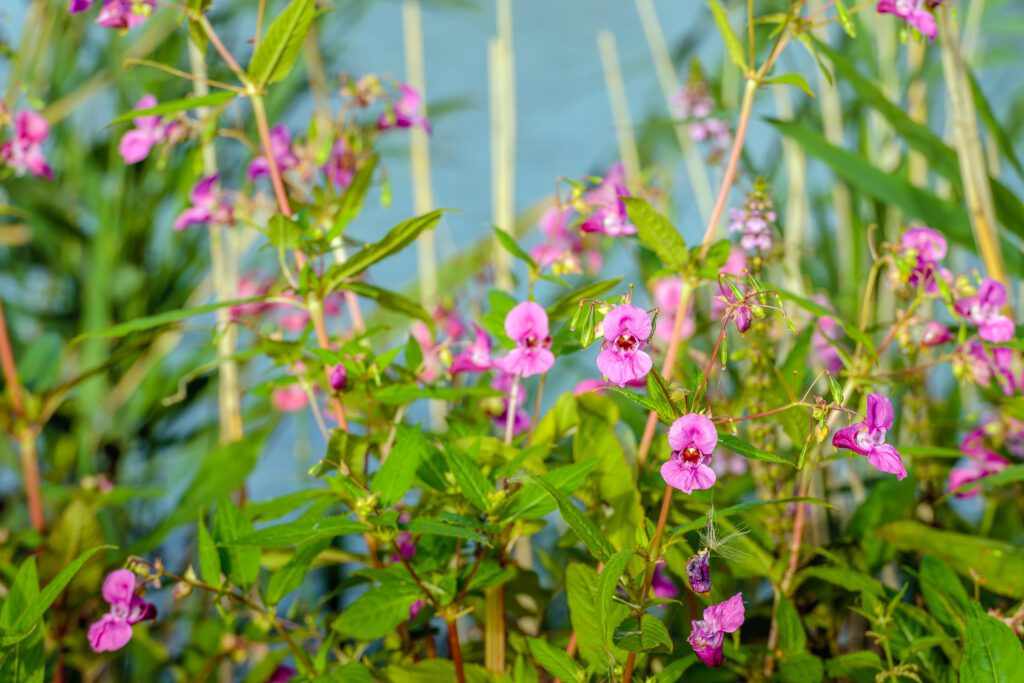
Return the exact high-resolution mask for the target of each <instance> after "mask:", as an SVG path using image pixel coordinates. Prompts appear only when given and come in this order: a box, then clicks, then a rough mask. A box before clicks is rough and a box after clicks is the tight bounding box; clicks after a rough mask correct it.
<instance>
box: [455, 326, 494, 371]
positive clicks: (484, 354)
mask: <svg viewBox="0 0 1024 683" xmlns="http://www.w3.org/2000/svg"><path fill="white" fill-rule="evenodd" d="M473 327H474V328H475V329H476V338H475V339H474V340H473V341H472V342H470V343H469V344H468V345H467V346H466V347H465V348H464V349H462V351H460V352H459V353H458V355H456V356H455V358H453V359H452V367H451V372H452V374H453V375H456V374H458V373H460V372H485V371H487V370H490V369H491V368H492V367H493V366H494V361H493V360H492V359H491V338H490V337H488V336H487V333H486V332H484V330H483V328H482V327H480V326H479V325H477V324H476V323H474V324H473Z"/></svg>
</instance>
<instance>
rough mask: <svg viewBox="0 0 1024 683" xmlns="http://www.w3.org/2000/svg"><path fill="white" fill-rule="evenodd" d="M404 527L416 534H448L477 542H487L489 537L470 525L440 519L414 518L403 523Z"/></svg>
mask: <svg viewBox="0 0 1024 683" xmlns="http://www.w3.org/2000/svg"><path fill="white" fill-rule="evenodd" d="M402 528H404V529H405V530H406V531H411V532H412V533H414V534H426V535H428V536H448V537H451V538H462V539H465V540H467V541H476V542H477V543H487V538H486V537H485V536H483V534H481V533H480V532H479V531H476V530H474V529H470V528H469V527H465V526H459V525H457V524H449V523H448V522H442V521H441V520H438V519H424V518H419V519H414V520H412V521H411V522H408V523H407V524H403V525H402Z"/></svg>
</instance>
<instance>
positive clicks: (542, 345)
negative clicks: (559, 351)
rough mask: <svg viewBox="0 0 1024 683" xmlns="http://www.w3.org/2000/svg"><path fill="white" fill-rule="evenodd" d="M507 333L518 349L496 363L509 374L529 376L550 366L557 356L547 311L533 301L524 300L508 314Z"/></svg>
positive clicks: (495, 362)
mask: <svg viewBox="0 0 1024 683" xmlns="http://www.w3.org/2000/svg"><path fill="white" fill-rule="evenodd" d="M505 334H507V335H508V336H509V339H511V340H512V341H513V342H514V343H515V345H516V348H514V349H512V350H511V351H509V353H508V355H506V356H504V357H502V358H498V359H496V360H495V361H494V364H495V365H496V366H498V367H499V368H501V369H502V370H504V371H505V372H507V373H510V374H513V375H520V376H522V377H529V376H531V375H539V374H541V373H544V372H547V371H548V370H550V369H551V366H552V365H554V364H555V356H554V354H552V353H551V351H550V347H551V335H550V334H548V314H547V312H546V311H545V310H544V309H543V308H541V307H540V304H537V303H535V302H533V301H524V302H522V303H521V304H517V305H516V306H515V308H513V309H512V310H511V311H509V312H508V315H507V316H505Z"/></svg>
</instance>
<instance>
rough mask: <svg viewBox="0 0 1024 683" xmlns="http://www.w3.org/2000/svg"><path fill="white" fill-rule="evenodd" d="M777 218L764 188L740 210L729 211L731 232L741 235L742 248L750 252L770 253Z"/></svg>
mask: <svg viewBox="0 0 1024 683" xmlns="http://www.w3.org/2000/svg"><path fill="white" fill-rule="evenodd" d="M776 218H777V216H776V214H775V209H774V208H773V205H772V200H771V198H769V197H768V195H766V194H765V193H764V190H763V186H761V185H758V186H755V188H754V191H753V192H751V193H750V195H748V196H747V200H746V202H745V203H744V205H743V208H740V209H729V231H730V232H736V233H739V234H740V246H741V247H743V248H744V249H746V250H747V251H748V252H756V251H758V250H760V251H768V250H770V249H771V248H772V244H774V241H775V239H774V232H773V230H772V226H773V225H774V223H775V220H776Z"/></svg>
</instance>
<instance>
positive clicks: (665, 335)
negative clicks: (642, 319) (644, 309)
mask: <svg viewBox="0 0 1024 683" xmlns="http://www.w3.org/2000/svg"><path fill="white" fill-rule="evenodd" d="M682 292H683V280H682V278H678V277H660V278H658V279H657V280H654V281H653V282H652V283H651V297H652V298H653V299H654V305H655V306H657V307H658V314H659V315H658V318H659V320H660V322H659V324H658V326H657V327H655V328H654V336H655V337H657V338H658V339H661V340H662V341H666V342H667V341H670V340H671V339H672V330H673V328H674V327H675V319H676V309H677V308H679V297H680V296H682ZM694 329H695V325H694V322H693V302H692V300H691V302H690V304H689V305H688V306H687V307H686V316H685V317H684V318H683V324H682V327H681V328H680V331H679V337H680V339H688V338H689V337H690V336H692V335H693V331H694Z"/></svg>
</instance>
